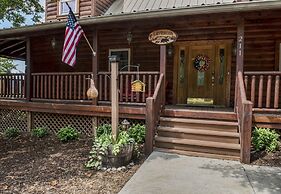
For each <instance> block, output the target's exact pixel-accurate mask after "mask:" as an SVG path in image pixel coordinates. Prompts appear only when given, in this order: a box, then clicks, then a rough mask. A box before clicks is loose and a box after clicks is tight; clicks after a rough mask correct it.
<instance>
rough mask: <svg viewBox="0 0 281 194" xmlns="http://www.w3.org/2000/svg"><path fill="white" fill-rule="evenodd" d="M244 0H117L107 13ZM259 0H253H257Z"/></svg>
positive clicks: (230, 2) (200, 5) (210, 4)
mask: <svg viewBox="0 0 281 194" xmlns="http://www.w3.org/2000/svg"><path fill="white" fill-rule="evenodd" d="M250 1H251V0H244V1H241V2H237V0H116V1H115V2H114V3H113V4H112V6H111V7H110V8H109V9H108V10H107V12H106V13H105V15H108V14H110V15H116V14H120V13H135V12H143V11H155V10H161V9H175V8H184V7H190V8H191V7H202V6H215V5H224V4H233V3H242V2H250ZM255 1H258V0H252V2H255Z"/></svg>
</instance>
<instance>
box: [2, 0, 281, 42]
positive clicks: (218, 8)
mask: <svg viewBox="0 0 281 194" xmlns="http://www.w3.org/2000/svg"><path fill="white" fill-rule="evenodd" d="M280 8H281V1H277V0H275V1H265V0H262V1H255V2H239V3H232V4H220V5H205V6H198V7H184V8H175V9H163V10H156V11H143V12H136V13H123V14H119V15H103V16H97V17H90V18H85V19H80V20H79V23H80V24H81V25H82V26H83V25H95V24H96V25H98V24H104V23H110V22H123V21H128V20H130V21H133V20H143V19H154V18H160V17H166V18H168V17H175V16H188V15H199V14H212V13H231V12H232V13H237V12H246V11H259V10H274V9H280ZM64 27H65V21H60V22H53V23H51V22H50V23H43V24H37V25H32V26H23V27H19V28H11V29H4V30H0V40H1V39H3V38H7V37H16V36H25V37H28V36H33V35H34V32H40V31H46V30H53V29H61V28H64ZM31 33H32V34H31Z"/></svg>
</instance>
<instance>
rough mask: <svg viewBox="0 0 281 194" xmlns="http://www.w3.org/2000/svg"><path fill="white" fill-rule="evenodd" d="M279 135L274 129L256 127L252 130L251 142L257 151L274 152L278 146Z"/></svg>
mask: <svg viewBox="0 0 281 194" xmlns="http://www.w3.org/2000/svg"><path fill="white" fill-rule="evenodd" d="M279 137H280V136H279V135H278V134H277V133H276V132H275V131H274V130H270V129H266V128H258V127H256V128H255V129H254V132H253V137H252V143H253V145H254V147H255V149H256V150H257V151H261V150H266V151H267V152H274V151H276V150H278V148H279V141H278V140H279Z"/></svg>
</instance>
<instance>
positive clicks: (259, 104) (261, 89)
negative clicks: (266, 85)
mask: <svg viewBox="0 0 281 194" xmlns="http://www.w3.org/2000/svg"><path fill="white" fill-rule="evenodd" d="M262 95H263V75H261V76H260V82H259V98H258V107H259V108H262V98H263V96H262Z"/></svg>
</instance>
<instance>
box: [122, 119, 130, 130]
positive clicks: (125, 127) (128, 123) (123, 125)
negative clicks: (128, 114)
mask: <svg viewBox="0 0 281 194" xmlns="http://www.w3.org/2000/svg"><path fill="white" fill-rule="evenodd" d="M121 124H122V127H123V129H124V130H126V131H128V129H129V126H130V122H129V121H128V120H126V119H125V120H123V121H122V123H121Z"/></svg>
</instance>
